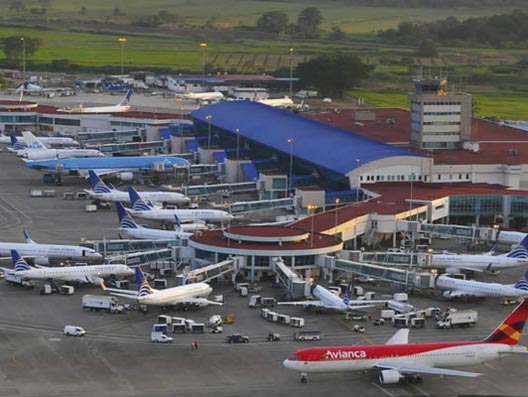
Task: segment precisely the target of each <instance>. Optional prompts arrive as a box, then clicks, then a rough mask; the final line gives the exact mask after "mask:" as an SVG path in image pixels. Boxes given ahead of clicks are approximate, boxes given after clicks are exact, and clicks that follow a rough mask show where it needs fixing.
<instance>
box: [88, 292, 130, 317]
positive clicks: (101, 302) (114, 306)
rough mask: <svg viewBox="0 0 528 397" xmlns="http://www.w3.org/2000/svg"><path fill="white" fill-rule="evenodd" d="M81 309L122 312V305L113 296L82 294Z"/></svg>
mask: <svg viewBox="0 0 528 397" xmlns="http://www.w3.org/2000/svg"><path fill="white" fill-rule="evenodd" d="M82 307H83V309H88V310H90V311H92V312H93V311H99V310H106V311H109V312H110V313H123V310H124V307H123V306H122V305H120V304H119V303H118V301H117V298H116V297H115V296H105V295H83V297H82Z"/></svg>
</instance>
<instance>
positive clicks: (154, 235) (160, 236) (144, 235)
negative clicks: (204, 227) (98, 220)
mask: <svg viewBox="0 0 528 397" xmlns="http://www.w3.org/2000/svg"><path fill="white" fill-rule="evenodd" d="M119 231H121V232H124V233H126V234H127V236H129V237H131V238H135V239H145V240H177V239H182V238H188V237H189V236H191V235H192V233H186V232H179V231H175V230H158V229H150V228H146V227H137V228H123V227H120V228H119Z"/></svg>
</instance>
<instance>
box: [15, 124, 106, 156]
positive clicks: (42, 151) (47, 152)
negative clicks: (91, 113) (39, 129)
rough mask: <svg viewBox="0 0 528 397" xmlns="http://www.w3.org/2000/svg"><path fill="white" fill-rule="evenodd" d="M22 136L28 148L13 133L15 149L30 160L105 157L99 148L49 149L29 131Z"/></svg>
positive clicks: (23, 132) (18, 153)
mask: <svg viewBox="0 0 528 397" xmlns="http://www.w3.org/2000/svg"><path fill="white" fill-rule="evenodd" d="M22 136H23V137H24V139H25V141H26V142H27V143H28V145H27V148H26V147H23V146H22V149H20V144H18V143H17V142H16V138H15V137H14V136H13V135H12V136H11V139H12V141H13V140H15V142H14V143H13V149H14V150H16V152H17V155H19V156H22V157H24V158H27V159H29V160H49V159H62V158H72V157H103V156H104V154H103V153H101V152H100V151H99V150H94V149H49V148H48V147H46V145H44V144H43V143H42V141H41V140H40V139H39V138H37V137H36V136H35V135H33V134H32V133H31V132H29V131H22Z"/></svg>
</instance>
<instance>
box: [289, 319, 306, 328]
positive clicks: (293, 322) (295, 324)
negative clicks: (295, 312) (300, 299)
mask: <svg viewBox="0 0 528 397" xmlns="http://www.w3.org/2000/svg"><path fill="white" fill-rule="evenodd" d="M290 326H292V327H296V328H302V327H304V318H301V317H292V318H291V319H290Z"/></svg>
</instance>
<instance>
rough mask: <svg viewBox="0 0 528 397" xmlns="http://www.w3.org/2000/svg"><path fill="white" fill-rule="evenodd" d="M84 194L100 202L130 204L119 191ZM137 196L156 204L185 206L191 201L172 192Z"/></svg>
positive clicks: (125, 194)
mask: <svg viewBox="0 0 528 397" xmlns="http://www.w3.org/2000/svg"><path fill="white" fill-rule="evenodd" d="M85 192H87V193H88V194H89V195H90V196H91V197H92V198H94V199H97V200H101V201H114V202H116V201H121V202H126V203H129V202H130V195H129V194H128V193H127V192H123V191H120V190H113V191H112V192H110V193H96V192H94V191H93V190H92V189H90V190H88V189H86V190H85ZM138 194H139V197H141V199H142V200H145V201H152V202H158V203H170V204H185V203H188V202H189V201H191V200H190V199H189V197H187V196H185V195H184V194H181V193H174V192H138ZM173 219H174V218H173Z"/></svg>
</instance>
